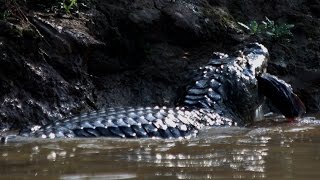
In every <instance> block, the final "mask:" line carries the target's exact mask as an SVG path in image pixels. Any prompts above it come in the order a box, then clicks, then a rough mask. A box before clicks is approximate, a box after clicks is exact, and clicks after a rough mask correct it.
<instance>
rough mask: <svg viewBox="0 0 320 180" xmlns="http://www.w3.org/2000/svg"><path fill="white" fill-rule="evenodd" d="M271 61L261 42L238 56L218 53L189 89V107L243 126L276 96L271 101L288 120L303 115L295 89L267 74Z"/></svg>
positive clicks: (250, 121)
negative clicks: (205, 110) (262, 105)
mask: <svg viewBox="0 0 320 180" xmlns="http://www.w3.org/2000/svg"><path fill="white" fill-rule="evenodd" d="M268 59H269V53H268V50H267V48H266V47H264V46H263V45H261V44H258V43H252V44H248V45H246V46H245V47H244V48H243V49H242V50H239V51H238V52H236V53H234V55H227V54H223V53H214V55H213V58H212V59H211V60H210V62H209V63H208V64H207V65H206V66H204V67H200V68H199V71H198V72H197V76H196V77H195V78H194V80H193V84H192V85H191V86H190V87H188V90H187V95H186V97H185V99H184V103H185V105H186V106H188V107H197V108H208V109H212V110H214V111H216V112H217V113H219V114H220V115H223V116H227V117H230V118H232V119H234V120H235V122H236V123H237V124H239V125H247V124H250V123H252V122H253V121H254V119H255V112H256V110H257V109H258V108H259V107H260V106H261V104H262V103H263V102H264V97H265V96H267V97H269V98H270V97H272V96H273V94H274V95H276V97H277V98H276V100H275V99H274V98H270V100H271V102H272V103H274V105H275V106H276V107H281V108H279V110H280V111H281V112H282V113H283V114H284V115H285V116H286V117H291V116H297V115H300V114H301V112H302V111H303V109H304V106H303V104H302V103H301V101H300V99H299V98H298V97H297V96H296V95H295V94H294V93H293V91H292V89H291V88H283V87H288V86H289V85H288V84H287V83H285V82H284V81H282V80H279V79H277V78H276V77H274V76H271V75H268V74H267V75H266V68H267V61H268ZM271 81H272V82H273V83H270V82H271ZM260 86H261V87H260ZM262 89H264V90H262ZM279 102H285V103H279Z"/></svg>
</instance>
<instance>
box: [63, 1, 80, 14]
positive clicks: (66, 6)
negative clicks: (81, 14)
mask: <svg viewBox="0 0 320 180" xmlns="http://www.w3.org/2000/svg"><path fill="white" fill-rule="evenodd" d="M61 6H62V7H63V9H64V10H65V12H66V13H68V14H71V10H72V9H74V8H75V7H77V6H78V3H77V0H63V2H61Z"/></svg>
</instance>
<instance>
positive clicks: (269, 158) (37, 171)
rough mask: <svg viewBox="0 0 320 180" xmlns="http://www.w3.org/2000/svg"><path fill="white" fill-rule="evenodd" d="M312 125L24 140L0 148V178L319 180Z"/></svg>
mask: <svg viewBox="0 0 320 180" xmlns="http://www.w3.org/2000/svg"><path fill="white" fill-rule="evenodd" d="M319 122H320V121H319V120H316V119H310V118H309V119H308V118H305V119H304V120H302V122H301V123H278V124H276V125H274V124H271V125H270V124H267V125H266V124H258V125H256V126H255V127H253V128H237V127H228V128H208V129H205V130H203V131H202V132H201V134H200V135H199V136H198V137H197V138H193V139H189V140H185V139H182V140H159V139H143V140H141V139H140V140H122V139H103V138H98V139H74V140H39V139H28V140H24V141H17V142H12V143H7V144H2V145H0V148H1V149H0V179H9V178H10V179H43V178H44V177H45V178H46V179H47V180H49V179H164V178H166V179H240V178H242V179H252V178H258V179H273V180H277V179H292V178H293V179H311V180H312V179H318V178H319V176H320V171H319V167H320V166H319V165H320V126H319V125H320V123H319Z"/></svg>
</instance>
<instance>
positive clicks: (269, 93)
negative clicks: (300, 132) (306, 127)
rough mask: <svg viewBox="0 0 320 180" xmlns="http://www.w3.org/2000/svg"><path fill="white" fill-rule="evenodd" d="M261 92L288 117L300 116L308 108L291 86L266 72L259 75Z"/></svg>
mask: <svg viewBox="0 0 320 180" xmlns="http://www.w3.org/2000/svg"><path fill="white" fill-rule="evenodd" d="M257 79H258V87H259V92H260V93H261V94H263V95H264V96H266V97H267V98H268V99H269V100H270V101H271V102H272V104H273V105H274V106H275V107H276V108H277V109H279V110H280V112H281V113H282V114H283V115H284V116H285V117H286V118H288V119H291V120H292V119H294V118H296V117H300V116H301V115H303V114H304V113H305V112H306V108H305V106H304V104H303V103H302V101H301V100H300V98H299V97H298V96H297V95H296V94H295V93H294V92H293V90H292V88H291V86H290V85H289V84H287V83H286V82H284V81H283V80H280V79H278V78H277V77H276V76H273V75H270V74H268V73H264V74H262V75H261V76H258V77H257Z"/></svg>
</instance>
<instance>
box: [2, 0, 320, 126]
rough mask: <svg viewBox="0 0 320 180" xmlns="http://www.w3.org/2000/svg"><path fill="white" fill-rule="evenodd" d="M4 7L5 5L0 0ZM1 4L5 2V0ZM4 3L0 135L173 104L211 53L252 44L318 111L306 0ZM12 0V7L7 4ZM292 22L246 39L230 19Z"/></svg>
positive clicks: (312, 25) (314, 35)
mask: <svg viewBox="0 0 320 180" xmlns="http://www.w3.org/2000/svg"><path fill="white" fill-rule="evenodd" d="M0 1H1V3H3V2H2V1H3V0H0ZM8 2H9V3H8ZM10 2H11V1H6V3H4V5H5V6H3V7H1V8H0V9H1V10H2V11H3V12H6V11H7V12H10V15H9V16H7V17H5V18H3V19H2V20H0V103H1V107H0V124H1V126H0V129H5V128H14V129H19V128H22V127H25V126H26V125H31V124H46V123H48V122H50V121H53V120H56V119H61V118H64V117H68V116H72V115H75V114H79V113H81V112H86V111H91V110H94V109H99V108H102V107H111V106H154V105H168V106H173V105H176V104H177V103H178V102H179V97H181V95H182V94H183V92H184V89H185V86H186V85H187V84H188V82H189V80H190V76H191V74H192V72H193V70H194V69H196V67H198V66H199V65H201V64H204V63H206V62H207V61H208V59H209V58H210V56H211V54H212V52H214V51H222V52H229V51H230V50H232V49H233V48H234V47H235V46H238V45H241V44H243V43H246V42H251V41H256V40H258V41H260V42H261V43H263V44H264V45H266V46H267V48H268V49H269V51H270V54H271V62H270V63H269V72H270V73H273V74H276V75H278V76H280V77H281V78H283V79H285V80H286V81H287V82H289V83H291V84H292V86H293V88H294V90H295V91H296V92H297V94H298V95H299V96H300V97H301V98H302V100H303V102H304V103H305V104H306V106H307V110H308V112H318V111H319V109H320V93H319V87H320V71H319V67H320V61H319V58H320V29H319V27H320V19H319V13H318V12H320V2H319V1H316V0H314V1H310V0H309V1H307V0H299V1H298V0H292V1H289V0H288V1H280V2H279V1H272V0H270V1H265V0H238V1H231V0H225V1H222V0H221V1H219V0H212V1H211V0H176V1H171V0H153V1H152V0H139V1H132V0H108V1H105V0H91V1H88V0H82V1H81V0H78V6H77V7H74V8H73V9H72V10H71V14H68V13H66V12H65V10H64V9H61V8H60V6H59V4H58V1H40V0H33V1H27V3H20V4H17V3H13V2H11V3H10ZM14 2H15V1H14ZM266 16H267V17H268V18H269V19H272V20H274V21H276V22H279V23H281V22H282V23H284V22H285V23H289V24H294V25H295V27H294V28H293V30H292V32H293V34H294V36H293V38H292V39H291V41H290V42H287V41H281V40H277V39H257V38H255V37H252V36H249V35H248V34H246V33H245V32H243V31H242V29H241V28H240V27H239V26H238V24H237V22H238V21H240V22H244V23H247V22H249V21H251V20H257V21H260V20H263V19H264V18H265V17H266Z"/></svg>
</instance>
